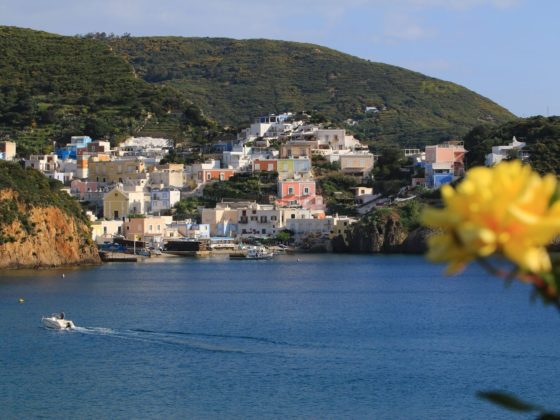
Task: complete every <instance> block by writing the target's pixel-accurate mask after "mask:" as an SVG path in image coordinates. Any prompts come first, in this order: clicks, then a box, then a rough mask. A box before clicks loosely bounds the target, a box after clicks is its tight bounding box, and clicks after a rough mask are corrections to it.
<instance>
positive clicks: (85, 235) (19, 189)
mask: <svg viewBox="0 0 560 420" xmlns="http://www.w3.org/2000/svg"><path fill="white" fill-rule="evenodd" d="M60 186H61V184H60V183H59V182H58V181H54V180H49V179H47V178H45V177H44V176H43V175H42V174H41V173H39V172H37V171H35V170H32V169H23V168H21V167H20V166H19V165H17V164H14V163H8V162H1V161H0V268H40V267H56V266H62V265H82V264H98V263H100V258H99V254H98V252H97V248H96V246H95V244H94V243H93V242H92V240H91V234H90V228H89V226H88V223H87V219H86V217H85V215H84V213H83V210H82V209H81V207H80V205H79V204H78V203H77V202H76V201H75V200H73V199H72V198H71V197H70V196H68V195H67V194H66V193H65V192H63V191H61V190H60Z"/></svg>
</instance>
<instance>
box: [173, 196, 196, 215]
mask: <svg viewBox="0 0 560 420" xmlns="http://www.w3.org/2000/svg"><path fill="white" fill-rule="evenodd" d="M198 206H200V203H199V201H198V199H197V198H195V197H190V198H187V199H185V200H180V201H179V202H177V203H175V205H174V206H173V209H174V215H173V218H174V219H175V220H184V219H196V220H199V219H200V213H199V211H198Z"/></svg>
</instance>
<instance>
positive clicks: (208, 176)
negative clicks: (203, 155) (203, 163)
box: [206, 172, 212, 181]
mask: <svg viewBox="0 0 560 420" xmlns="http://www.w3.org/2000/svg"><path fill="white" fill-rule="evenodd" d="M206 179H207V180H208V181H210V180H211V179H212V174H211V173H210V172H208V173H207V174H206Z"/></svg>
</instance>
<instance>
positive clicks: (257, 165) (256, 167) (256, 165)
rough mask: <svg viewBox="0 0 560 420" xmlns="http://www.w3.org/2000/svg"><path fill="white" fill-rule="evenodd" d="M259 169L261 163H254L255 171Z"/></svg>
mask: <svg viewBox="0 0 560 420" xmlns="http://www.w3.org/2000/svg"><path fill="white" fill-rule="evenodd" d="M260 170H261V164H260V163H255V171H260Z"/></svg>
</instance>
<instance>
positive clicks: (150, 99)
mask: <svg viewBox="0 0 560 420" xmlns="http://www.w3.org/2000/svg"><path fill="white" fill-rule="evenodd" d="M189 107H190V105H189V104H188V103H187V102H186V101H185V99H184V98H183V97H182V96H181V95H180V94H179V93H178V92H177V91H175V90H173V89H169V88H163V87H159V86H154V85H151V84H149V83H146V82H145V81H143V80H141V79H139V78H138V77H137V76H136V75H135V74H134V71H133V69H132V67H131V66H130V65H129V64H128V63H127V62H126V61H125V60H123V58H122V57H121V56H119V55H117V54H115V53H114V52H113V51H111V48H110V47H109V46H108V45H106V44H104V43H101V42H98V41H95V40H91V39H84V38H78V37H67V36H59V35H54V34H49V33H46V32H39V31H34V30H29V29H20V28H14V27H5V26H4V27H2V26H0V136H1V135H2V134H4V135H9V136H10V137H13V138H14V139H15V140H16V141H17V142H18V149H19V150H23V151H24V152H25V151H27V152H38V151H40V150H42V149H48V148H49V147H50V142H51V141H53V140H55V141H61V142H67V141H68V140H69V137H70V135H78V134H88V135H91V136H93V137H95V138H99V137H109V138H112V139H114V140H115V141H116V140H118V139H120V138H122V137H124V136H126V135H127V134H129V133H131V132H134V131H135V130H138V129H139V128H140V127H141V126H142V125H143V124H144V123H145V121H146V117H147V116H148V115H153V116H155V118H157V117H165V116H166V115H168V111H178V113H177V112H174V113H173V114H172V115H175V114H178V115H179V117H180V116H181V112H182V111H184V110H185V109H187V108H189ZM179 125H180V124H175V125H174V126H173V128H175V129H176V128H178V127H179ZM179 128H181V127H179Z"/></svg>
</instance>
